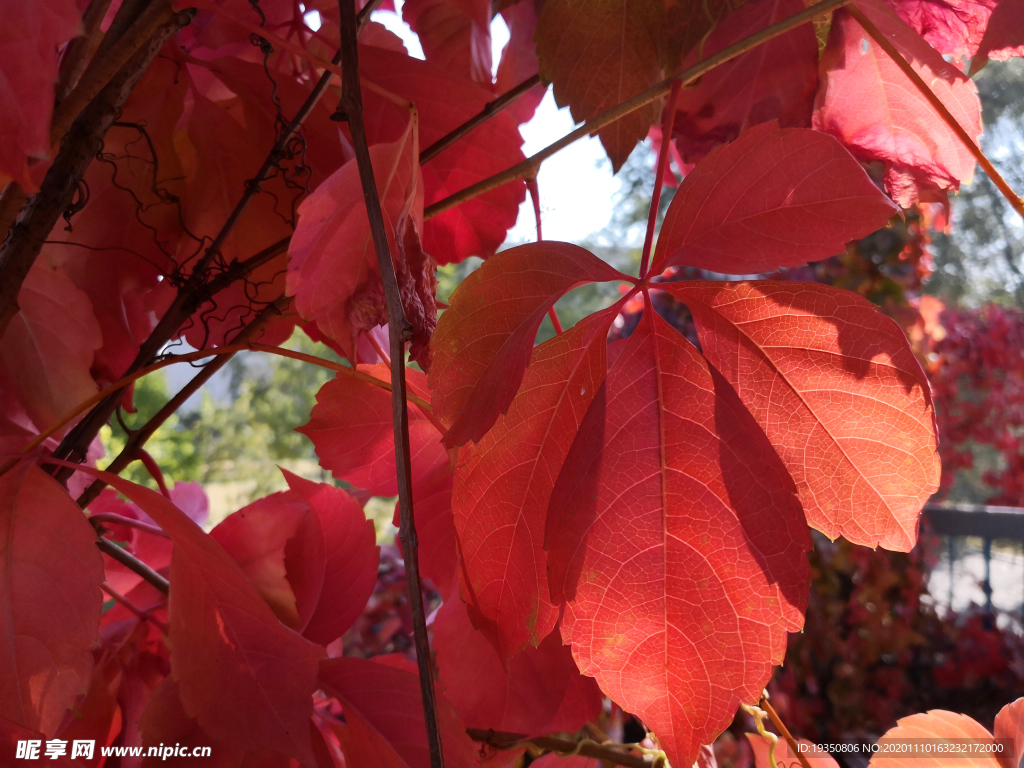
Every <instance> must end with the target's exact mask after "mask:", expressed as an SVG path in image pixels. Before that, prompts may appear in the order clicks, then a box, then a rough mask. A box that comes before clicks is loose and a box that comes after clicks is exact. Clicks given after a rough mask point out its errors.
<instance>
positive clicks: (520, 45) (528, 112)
mask: <svg viewBox="0 0 1024 768" xmlns="http://www.w3.org/2000/svg"><path fill="white" fill-rule="evenodd" d="M540 7H542V6H541V4H540V3H539V2H538V1H537V0H519V2H517V3H516V4H515V5H512V6H510V7H508V8H503V9H502V11H501V17H502V19H504V21H505V25H506V26H507V27H508V33H509V39H508V42H507V43H505V47H504V48H503V49H502V51H501V60H500V62H499V64H498V73H497V75H496V76H495V78H494V90H495V92H497V93H499V94H501V93H508V92H509V91H511V90H512V89H513V88H515V87H516V86H517V85H519V84H520V83H522V82H525V81H526V80H529V79H530V78H531V77H533V76H534V75H536V74H537V72H538V70H539V69H540V63H539V62H538V61H537V50H536V47H535V46H534V44H533V35H534V33H535V32H536V29H537V16H538V14H539V8H540ZM546 90H547V88H545V86H543V85H537V86H535V87H533V88H531V89H530V90H529V91H527V92H526V93H524V94H523V95H522V96H520V97H519V98H518V99H516V101H515V102H514V103H513V104H510V105H509V106H507V107H505V110H504V111H505V112H507V113H508V114H509V115H510V116H511V117H512V119H513V120H515V121H516V123H518V124H520V125H522V124H523V123H525V122H528V121H529V120H531V119H532V118H533V115H534V113H535V112H536V111H537V107H538V105H539V104H540V102H541V99H543V98H544V93H545V91H546Z"/></svg>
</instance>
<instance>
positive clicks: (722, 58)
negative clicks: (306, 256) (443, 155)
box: [423, 0, 852, 219]
mask: <svg viewBox="0 0 1024 768" xmlns="http://www.w3.org/2000/svg"><path fill="white" fill-rule="evenodd" d="M850 2H852V0H822V2H820V3H817V4H815V5H812V6H811V7H810V8H806V9H804V10H802V11H800V13H795V14H793V15H792V16H790V17H788V18H785V19H783V20H782V21H778V22H776V23H775V24H772V25H770V26H768V27H765V28H764V29H762V30H761V31H760V32H757V33H755V34H753V35H751V36H750V37H746V38H744V39H743V40H740V41H739V42H737V43H734V44H733V45H730V46H729V47H728V48H723V49H722V50H721V51H719V52H718V53H716V54H715V55H714V56H710V57H708V58H707V59H705V60H704V61H702V62H700V63H698V64H695V65H694V66H692V67H690V68H689V69H684V70H683V71H681V72H679V73H678V74H675V75H673V76H672V77H670V78H667V79H665V80H662V81H661V82H660V83H658V84H657V85H655V86H653V87H651V88H648V89H647V90H646V91H644V92H643V93H640V94H638V95H637V96H634V97H633V98H632V99H630V100H629V101H625V102H623V103H622V104H619V105H618V106H616V107H612V108H611V109H609V110H608V111H607V112H604V113H602V114H600V115H598V116H597V117H594V118H591V119H590V120H588V121H587V122H585V123H584V124H583V125H581V126H580V127H579V128H577V129H576V130H574V131H573V132H572V133H569V134H566V135H565V136H563V137H562V138H561V139H559V140H558V141H556V142H554V143H553V144H550V145H549V146H547V147H545V148H544V149H542V150H541V151H540V152H538V153H537V154H535V155H532V156H531V157H528V158H527V159H526V160H524V161H523V162H521V163H519V164H518V165H514V166H512V167H511V168H508V169H506V170H504V171H502V172H501V173H498V174H495V175H494V176H491V177H489V178H486V179H483V180H482V181H479V182H477V183H476V184H473V185H471V186H468V187H466V188H465V189H462V190H459V191H458V192H456V193H454V194H452V195H449V196H448V197H446V198H444V199H443V200H438V201H437V202H436V203H434V204H433V205H429V206H427V208H425V209H424V211H423V218H424V219H430V218H433V217H434V216H437V215H438V214H441V213H444V212H445V211H447V210H449V209H450V208H454V207H455V206H457V205H460V204H462V203H464V202H466V201H467V200H472V199H473V198H476V197H479V196H480V195H482V194H484V193H486V192H490V191H491V190H492V189H496V188H498V187H500V186H503V185H505V184H508V183H510V182H513V181H522V180H523V179H528V178H530V177H532V176H536V175H537V171H538V169H539V168H540V166H541V164H542V163H543V162H544V161H545V160H547V159H548V158H549V157H551V156H552V155H553V154H555V153H556V152H559V151H560V150H562V149H565V148H566V147H567V146H569V145H570V144H572V143H573V142H575V141H578V140H579V139H582V138H583V137H584V136H592V135H593V134H595V133H597V132H598V131H600V130H601V129H602V128H604V127H605V126H607V125H610V124H611V123H614V122H615V121H616V120H621V119H622V118H623V117H625V116H626V115H628V114H630V113H631V112H634V111H636V110H638V109H640V108H641V107H645V106H647V105H648V104H650V103H651V102H653V101H657V100H658V99H660V98H661V97H663V96H664V95H665V94H666V93H668V92H669V90H670V89H671V88H672V81H673V80H675V79H676V78H678V79H680V80H682V84H683V85H684V86H685V85H689V84H690V83H692V82H693V81H695V80H697V79H698V78H699V77H702V76H703V75H706V74H707V73H708V72H710V71H711V70H713V69H714V68H715V67H718V66H721V65H722V64H725V63H726V62H727V61H730V60H732V59H735V58H736V57H737V56H740V55H741V54H744V53H746V52H747V51H749V50H751V49H752V48H756V47H757V46H759V45H761V44H762V43H766V42H768V41H769V40H773V39H774V38H776V37H779V36H780V35H784V34H786V33H787V32H789V31H790V30H791V29H794V28H796V27H799V26H800V25H801V24H806V23H807V22H809V21H811V20H812V19H814V18H816V17H818V16H821V15H822V14H825V13H829V12H831V11H834V10H835V9H837V8H841V7H843V6H844V5H847V4H848V3H850Z"/></svg>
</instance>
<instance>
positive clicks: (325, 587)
mask: <svg viewBox="0 0 1024 768" xmlns="http://www.w3.org/2000/svg"><path fill="white" fill-rule="evenodd" d="M282 471H283V472H284V476H285V479H286V480H287V481H288V486H289V487H290V488H291V489H292V491H293V492H295V493H298V494H299V495H300V496H301V497H302V498H303V499H304V500H305V502H306V503H307V504H308V505H309V514H308V515H307V516H306V517H305V519H304V520H303V522H302V523H300V525H299V530H298V535H297V540H296V541H295V543H294V545H293V547H286V548H285V555H286V557H285V562H286V564H287V566H288V577H289V579H290V580H291V581H292V583H293V584H294V583H297V582H298V581H301V582H304V583H307V584H309V583H310V582H313V583H314V584H315V581H316V576H319V581H320V583H321V586H320V588H319V589H312V588H307V589H296V598H297V602H298V609H299V614H300V616H306V615H308V614H309V613H311V614H312V615H310V617H309V619H308V620H306V621H304V622H303V626H304V629H303V630H302V634H303V635H305V636H306V637H308V638H309V639H310V640H312V641H313V642H316V643H321V644H327V643H330V642H332V641H333V640H335V639H337V638H339V637H341V635H342V633H344V632H345V630H347V629H348V628H349V627H350V626H352V624H353V623H354V622H355V620H356V618H357V617H358V616H359V614H360V613H362V612H363V608H365V607H366V601H367V600H369V598H370V595H371V594H373V587H374V584H376V582H377V564H378V563H379V562H380V547H378V546H377V540H376V534H375V531H374V527H373V521H371V520H367V519H366V514H365V513H364V512H363V508H362V506H360V504H359V502H357V501H356V500H355V499H354V498H352V497H351V496H349V495H348V494H347V493H346V492H345V491H343V490H342V489H341V488H335V487H333V486H331V485H327V484H326V483H314V482H312V481H310V480H305V479H303V478H301V477H298V476H296V475H293V474H292V473H291V472H288V471H287V470H282ZM310 540H312V542H313V545H312V546H311V545H310V544H307V543H306V542H308V541H310ZM321 542H322V543H321ZM318 551H322V552H323V553H324V560H323V562H322V564H319V566H317V565H316V564H315V562H314V557H315V555H314V556H313V557H311V556H310V555H311V553H315V552H318ZM310 570H312V571H314V573H312V574H309V575H307V576H300V574H306V573H307V572H308V571H310ZM314 597H315V600H314V599H313V598H314Z"/></svg>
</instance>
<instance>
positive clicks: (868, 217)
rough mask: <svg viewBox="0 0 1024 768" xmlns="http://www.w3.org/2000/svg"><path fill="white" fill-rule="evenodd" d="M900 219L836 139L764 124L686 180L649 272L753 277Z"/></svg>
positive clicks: (819, 255)
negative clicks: (684, 269) (695, 270)
mask: <svg viewBox="0 0 1024 768" xmlns="http://www.w3.org/2000/svg"><path fill="white" fill-rule="evenodd" d="M895 212H896V207H895V206H894V205H893V204H892V202H891V201H890V200H889V199H888V198H886V197H885V195H883V194H882V193H881V191H880V190H879V189H878V188H877V187H876V186H875V185H874V184H873V183H872V182H871V179H870V178H868V175H867V174H866V173H865V172H864V169H863V168H861V166H860V164H859V163H858V162H857V161H856V160H854V158H853V157H852V156H851V155H850V153H849V152H847V151H846V150H845V149H844V148H843V147H842V145H841V144H840V143H839V142H838V141H836V140H835V139H833V138H832V137H831V136H826V135H824V134H822V133H819V132H817V131H811V130H807V129H802V128H788V129H779V128H778V126H776V125H775V124H774V123H765V124H763V125H759V126H757V127H755V128H751V129H750V130H748V131H746V132H745V133H743V134H742V135H741V136H740V137H739V138H738V139H737V140H736V141H734V142H732V143H731V144H727V145H725V146H723V147H720V148H718V149H716V150H715V151H714V152H712V153H711V154H710V155H708V156H707V157H706V158H705V159H704V160H703V161H701V162H700V163H698V165H697V167H696V168H694V169H693V171H691V172H690V173H689V174H687V176H686V178H685V179H683V182H682V184H680V186H679V190H678V191H677V192H676V196H675V197H674V198H673V199H672V204H671V205H670V206H669V210H668V213H667V214H666V215H665V223H664V225H663V226H662V228H661V233H660V235H659V236H658V246H657V249H656V251H655V256H654V264H653V266H652V271H653V272H654V273H658V272H661V271H662V270H664V269H665V268H666V267H669V266H672V265H680V264H681V265H687V266H691V267H700V268H701V269H708V270H711V271H713V272H721V273H729V274H755V273H758V272H767V271H770V270H773V269H776V268H778V267H793V266H798V265H802V264H805V263H807V262H808V261H815V260H818V259H824V258H826V257H828V256H834V255H835V254H837V253H840V252H841V251H842V250H843V249H844V248H845V247H846V243H847V242H848V241H849V240H852V239H853V238H856V237H863V236H864V235H867V234H869V233H871V232H873V231H874V230H876V229H878V228H879V227H883V226H885V223H886V221H887V220H888V218H889V217H890V216H892V215H893V214H894V213H895Z"/></svg>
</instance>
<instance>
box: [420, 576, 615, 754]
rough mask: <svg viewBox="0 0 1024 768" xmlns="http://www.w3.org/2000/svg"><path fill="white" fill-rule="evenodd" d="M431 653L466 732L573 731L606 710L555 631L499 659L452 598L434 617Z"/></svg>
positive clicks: (459, 601) (442, 682)
mask: <svg viewBox="0 0 1024 768" xmlns="http://www.w3.org/2000/svg"><path fill="white" fill-rule="evenodd" d="M434 649H435V650H436V652H437V666H438V670H439V678H438V680H439V682H440V683H441V685H442V686H443V687H444V692H445V696H447V698H448V700H449V701H451V703H452V705H453V706H454V707H455V709H456V710H457V711H458V713H459V714H460V715H461V716H462V718H463V720H464V721H465V723H466V725H467V726H468V727H469V728H491V729H493V730H496V731H509V732H512V733H533V734H543V733H563V732H568V733H572V732H574V731H577V730H579V729H580V728H582V727H583V726H584V725H585V724H586V723H587V722H588V721H590V720H592V719H594V718H596V717H597V715H598V714H600V712H601V699H602V696H601V691H600V690H599V689H598V687H597V683H595V682H594V679H593V678H591V677H584V676H583V675H581V674H580V673H579V670H578V669H577V668H576V664H575V663H574V662H573V660H572V654H571V653H570V651H569V648H568V647H567V646H564V645H562V639H561V638H560V637H559V636H558V633H557V632H553V633H551V634H549V635H548V636H547V637H546V638H544V640H543V642H541V644H540V645H539V647H537V648H525V649H523V650H522V651H520V652H519V653H517V654H515V655H514V656H512V658H510V659H508V661H507V662H504V661H502V659H501V657H500V656H498V654H497V652H496V651H495V650H494V646H493V645H491V643H490V641H488V639H487V638H486V637H485V636H484V635H483V633H481V632H479V631H478V630H477V629H476V628H474V626H473V623H472V622H471V621H470V618H469V612H468V611H467V610H466V604H465V603H463V602H462V601H461V600H459V599H458V597H457V596H455V595H453V596H452V597H451V599H448V600H445V603H444V605H443V606H442V607H441V610H440V611H439V612H438V614H437V617H436V618H435V619H434Z"/></svg>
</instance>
